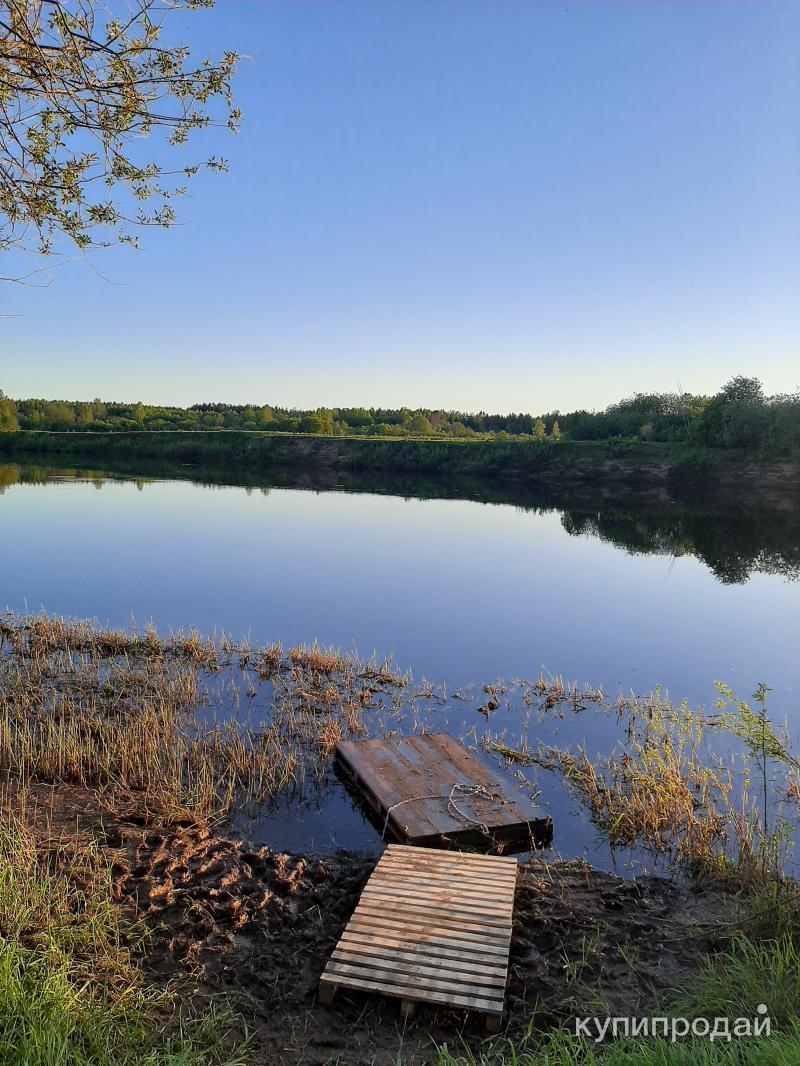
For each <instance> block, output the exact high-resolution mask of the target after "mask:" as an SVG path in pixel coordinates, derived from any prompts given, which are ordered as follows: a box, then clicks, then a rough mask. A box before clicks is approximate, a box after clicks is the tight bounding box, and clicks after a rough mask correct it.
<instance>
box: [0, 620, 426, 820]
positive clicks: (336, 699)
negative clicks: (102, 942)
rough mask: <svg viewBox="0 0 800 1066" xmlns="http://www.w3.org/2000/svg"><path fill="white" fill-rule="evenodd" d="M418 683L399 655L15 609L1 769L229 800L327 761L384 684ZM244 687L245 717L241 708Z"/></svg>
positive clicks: (216, 805)
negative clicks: (363, 655)
mask: <svg viewBox="0 0 800 1066" xmlns="http://www.w3.org/2000/svg"><path fill="white" fill-rule="evenodd" d="M406 683H407V678H406V677H405V676H404V675H400V674H397V673H396V672H393V671H392V670H391V667H390V664H389V663H386V662H384V663H381V664H378V663H376V662H375V661H373V660H370V661H369V662H367V663H362V662H361V661H360V660H359V659H358V657H357V656H355V655H354V654H351V655H347V656H344V655H342V654H341V653H339V652H337V651H335V650H334V649H321V648H319V647H318V646H317V645H311V646H310V647H306V646H300V647H298V648H292V649H290V650H289V651H288V652H287V653H286V654H285V655H284V654H283V650H282V648H281V645H280V644H273V645H269V646H267V647H264V648H253V647H251V646H250V645H248V644H245V643H239V644H237V643H234V642H233V641H231V640H230V639H229V638H226V637H224V636H222V637H220V638H217V639H212V640H204V639H202V638H201V637H200V636H199V634H197V633H196V632H195V631H193V630H189V631H181V632H178V633H173V634H170V635H169V636H168V637H166V638H160V637H159V636H158V635H157V633H156V632H155V630H154V629H153V628H152V627H148V628H147V629H146V630H145V631H144V632H143V633H139V632H136V631H133V632H131V633H127V632H124V631H120V630H107V629H101V628H99V627H97V626H95V625H94V624H93V623H91V622H86V621H68V620H64V619H61V618H52V617H49V616H46V615H40V616H36V617H29V618H20V617H14V616H5V617H3V618H2V619H0V769H3V770H5V771H7V772H11V773H14V774H16V775H19V776H21V777H22V778H23V779H24V778H26V777H30V776H32V777H35V778H38V779H41V780H45V781H51V782H57V781H70V782H75V783H79V784H82V785H88V786H93V787H98V786H100V787H105V786H109V787H112V788H116V789H122V790H124V791H128V792H142V793H145V794H146V795H147V797H148V801H149V802H150V803H151V805H154V806H158V807H159V808H160V809H162V810H164V811H166V812H177V811H184V812H186V811H188V812H190V813H192V814H194V815H197V816H207V815H210V814H218V813H221V812H223V811H225V810H227V809H228V808H230V807H231V806H232V805H234V804H235V803H237V802H242V803H248V804H252V803H257V802H260V801H261V800H263V799H265V798H268V797H271V796H274V795H276V794H277V793H278V792H279V791H280V790H281V789H282V788H284V787H285V786H286V785H287V784H289V783H290V782H294V783H296V782H297V781H298V780H299V779H301V778H304V777H305V775H306V774H308V773H311V774H313V775H314V776H319V774H321V773H324V772H325V771H326V770H327V766H328V761H329V756H330V753H331V750H332V748H333V746H334V744H335V743H336V742H337V741H338V740H339V739H341V738H342V737H344V736H353V735H358V734H359V733H361V732H363V731H364V730H365V728H366V726H365V722H364V717H365V714H366V712H367V709H368V708H369V707H370V706H372V705H373V704H374V702H375V700H376V698H378V699H380V698H382V697H383V696H384V695H385V694H386V693H387V692H392V691H395V690H400V689H402V688H403V687H404V686H405V685H406ZM243 692H244V694H245V697H246V699H247V703H248V711H247V714H246V715H245V716H244V718H242V716H241V715H239V714H238V713H233V712H234V711H235V710H236V708H237V707H238V706H239V704H240V702H241V700H242V693H243ZM256 708H257V710H258V711H259V712H261V717H260V718H259V719H257V720H256V719H255V718H254V714H255V713H256V710H255V709H256ZM215 714H216V717H217V718H218V721H213V720H212V724H207V723H208V720H209V719H213V718H214V715H215Z"/></svg>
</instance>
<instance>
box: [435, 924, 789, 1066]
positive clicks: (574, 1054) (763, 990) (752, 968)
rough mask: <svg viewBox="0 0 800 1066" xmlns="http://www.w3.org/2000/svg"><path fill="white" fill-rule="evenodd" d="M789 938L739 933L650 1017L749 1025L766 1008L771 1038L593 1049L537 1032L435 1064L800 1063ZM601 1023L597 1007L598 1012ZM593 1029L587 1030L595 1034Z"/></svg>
mask: <svg viewBox="0 0 800 1066" xmlns="http://www.w3.org/2000/svg"><path fill="white" fill-rule="evenodd" d="M796 936H797V927H796V928H795V932H794V934H783V935H781V936H780V937H778V938H777V939H770V940H765V941H753V940H751V939H749V938H748V937H746V936H744V935H743V934H738V935H737V936H736V937H735V938H734V939H733V941H732V943H731V945H730V947H729V948H728V949H727V950H725V951H723V952H720V953H719V954H717V955H713V956H709V957H707V958H705V959H703V960H701V963H700V966H699V968H698V971H697V973H696V974H695V976H694V978H693V980H692V982H691V986H690V988H689V989H688V990H687V991H686V992H685V993H683V994H682V995H681V996H680V997H678V998H675V999H674V1000H673V1001H672V1003H671V1004H669V1005H667V1006H664V1005H661V1006H657V1007H656V1008H655V1009H654V1010H652V1011H651V1012H650V1014H649V1016H650V1017H669V1018H672V1017H675V1018H678V1017H680V1018H686V1019H688V1020H689V1021H691V1020H693V1019H695V1018H708V1019H709V1020H711V1021H712V1023H713V1019H714V1018H717V1017H726V1018H729V1019H730V1020H731V1023H732V1022H733V1020H734V1019H735V1018H748V1019H753V1018H754V1017H757V1015H756V1011H755V1009H756V1006H757V1005H758V1004H760V1003H765V1004H766V1005H767V1007H768V1015H769V1018H770V1020H771V1025H772V1034H771V1036H770V1037H768V1038H767V1037H749V1038H740V1039H736V1038H734V1039H733V1040H731V1041H730V1042H728V1041H724V1040H715V1041H713V1042H712V1041H711V1040H709V1039H708V1038H704V1037H695V1038H685V1039H679V1040H677V1041H676V1042H672V1041H671V1040H670V1039H668V1038H667V1039H665V1038H663V1037H661V1036H659V1037H650V1038H639V1039H635V1038H631V1037H625V1036H623V1037H621V1038H619V1039H616V1040H613V1041H606V1042H604V1043H595V1041H594V1040H593V1039H587V1038H586V1037H585V1036H583V1035H581V1036H576V1035H575V1033H574V1026H573V1031H564V1030H561V1031H555V1032H550V1033H548V1034H543V1033H541V1032H537V1031H536V1030H535V1029H534V1028H533V1026H531V1027H530V1028H529V1029H528V1031H527V1032H526V1033H525V1034H524V1035H523V1036H522V1037H521V1038H520V1039H518V1040H508V1039H505V1040H495V1041H492V1042H487V1043H486V1044H485V1045H484V1047H483V1048H482V1049H481V1050H480V1051H478V1052H477V1053H473V1052H471V1051H469V1050H467V1049H464V1050H463V1051H458V1050H454V1049H452V1048H448V1047H442V1048H440V1049H439V1052H438V1059H437V1066H512V1064H513V1066H696V1064H699V1066H796V1064H797V1063H798V1062H800V1022H798V1015H800V954H799V953H798V944H797V939H796ZM598 1017H599V1018H600V1019H601V1024H602V1008H601V1007H598ZM594 1031H595V1030H594V1027H592V1029H591V1032H594Z"/></svg>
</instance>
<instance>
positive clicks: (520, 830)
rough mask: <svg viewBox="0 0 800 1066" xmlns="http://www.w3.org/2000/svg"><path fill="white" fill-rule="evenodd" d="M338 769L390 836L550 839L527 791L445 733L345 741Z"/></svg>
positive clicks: (436, 843)
mask: <svg viewBox="0 0 800 1066" xmlns="http://www.w3.org/2000/svg"><path fill="white" fill-rule="evenodd" d="M335 766H336V768H337V772H338V773H339V774H340V776H342V777H343V778H344V779H345V781H346V782H347V783H348V784H349V785H350V787H351V788H352V789H353V790H354V791H355V792H356V793H357V795H358V796H359V798H360V799H361V800H363V802H364V804H365V807H366V809H367V811H368V812H371V816H372V818H373V820H374V822H375V824H376V825H377V826H378V828H379V830H380V831H381V833H382V835H383V836H384V837H385V838H386V839H387V840H396V841H398V842H400V843H404V844H405V843H407V844H414V845H421V846H427V847H439V848H441V847H443V846H449V845H453V844H454V845H456V846H463V845H468V846H470V847H477V848H483V849H485V848H487V847H495V848H509V849H511V850H517V851H522V850H527V849H529V848H531V847H533V846H537V847H538V846H541V845H544V844H549V843H550V840H551V838H552V834H553V823H552V822H551V820H550V818H549V817H547V816H546V815H544V814H542V812H541V811H539V810H537V809H536V808H535V807H534V806H533V805H532V804H531V802H530V799H529V798H528V797H527V796H526V795H525V793H524V791H523V790H522V789H519V788H514V787H513V786H512V785H511V784H510V783H509V781H508V779H507V778H506V777H505V776H503V775H501V774H499V773H498V772H497V771H496V770H494V769H492V768H490V767H488V766H486V765H485V764H484V763H483V762H481V760H480V759H478V758H477V757H476V756H475V755H473V753H472V752H471V751H469V750H468V749H467V748H465V747H464V745H463V744H461V743H460V742H459V741H458V740H456V738H455V737H453V736H450V734H449V733H423V734H420V735H418V736H410V737H378V738H375V739H373V740H343V741H340V742H339V743H338V744H337V745H336V750H335Z"/></svg>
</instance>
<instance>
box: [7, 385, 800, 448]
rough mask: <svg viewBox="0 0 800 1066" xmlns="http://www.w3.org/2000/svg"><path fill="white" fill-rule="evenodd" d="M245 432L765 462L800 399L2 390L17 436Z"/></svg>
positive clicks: (754, 388) (727, 392)
mask: <svg viewBox="0 0 800 1066" xmlns="http://www.w3.org/2000/svg"><path fill="white" fill-rule="evenodd" d="M28 429H30V430H50V431H59V432H63V431H79V430H80V431H84V432H97V433H108V432H115V431H119V432H121V431H125V432H130V431H145V432H146V431H164V430H175V431H187V430H195V431H196V430H204V431H206V430H210V431H224V430H240V431H241V430H244V431H261V432H271V433H307V434H316V435H322V436H365V437H403V438H406V437H418V438H446V439H457V440H470V439H472V440H514V439H519V440H552V441H554V440H559V439H560V438H564V439H568V440H583V441H593V440H614V439H619V440H633V439H638V440H646V441H673V442H674V441H682V442H687V443H689V444H698V445H705V446H709V447H722V448H743V449H747V450H750V451H754V450H758V451H764V452H769V453H771V454H786V455H788V454H797V453H799V452H800V393H798V392H794V393H792V394H788V395H777V396H766V395H765V394H764V390H763V387H762V385H761V382H760V381H759V380H758V379H757V378H749V377H741V376H739V377H735V378H732V379H731V380H730V381H729V382H728V383H727V384H726V385H725V386H724V387H723V388H722V389H721V390H720V391H719V392H718V393H716V394H715V395H714V396H695V395H692V394H691V393H683V394H680V393H635V394H634V395H633V396H631V397H629V398H627V399H624V400H620V401H619V402H618V403H614V404H611V406H609V407H607V408H606V409H605V410H603V411H569V412H561V411H550V412H548V413H546V414H540V415H532V414H508V415H496V414H495V415H493V414H487V413H486V412H485V411H479V412H478V413H477V414H467V413H465V412H463V411H443V410H430V409H427V408H418V409H416V410H410V409H409V408H407V407H400V408H387V407H370V408H365V407H336V408H325V407H320V408H317V409H316V410H313V411H301V410H295V409H287V408H283V407H273V406H270V405H269V404H262V405H258V404H224V403H199V404H194V405H193V406H192V407H188V408H183V407H157V406H152V405H150V404H143V403H115V402H110V401H105V400H90V401H82V402H78V403H73V402H71V401H66V400H41V399H28V400H12V399H9V398H8V397H6V396H4V394H3V393H2V392H0V432H2V431H6V432H8V431H11V432H13V431H16V430H28Z"/></svg>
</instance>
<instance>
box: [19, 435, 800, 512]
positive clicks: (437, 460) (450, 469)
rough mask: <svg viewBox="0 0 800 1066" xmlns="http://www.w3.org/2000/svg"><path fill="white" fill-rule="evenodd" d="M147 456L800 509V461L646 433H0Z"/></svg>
mask: <svg viewBox="0 0 800 1066" xmlns="http://www.w3.org/2000/svg"><path fill="white" fill-rule="evenodd" d="M2 460H8V461H14V460H22V461H28V462H34V461H37V460H39V461H41V460H45V461H48V462H53V463H56V462H57V463H62V464H63V463H68V462H72V461H80V462H86V461H90V462H99V463H101V464H102V463H103V462H109V463H114V462H123V463H125V464H136V463H146V462H157V463H168V464H172V465H180V466H183V467H187V466H188V467H199V468H202V467H203V466H204V465H205V466H209V467H212V468H218V469H219V468H223V469H225V470H228V471H231V472H233V471H237V472H239V473H240V474H241V473H245V472H246V473H249V474H262V475H270V476H280V475H281V474H286V473H309V474H312V475H314V476H317V477H320V478H331V477H336V476H338V475H343V476H352V475H355V476H358V475H361V474H365V473H380V474H381V475H397V476H402V477H408V476H419V475H422V476H427V477H435V478H437V479H451V478H455V479H458V478H475V477H477V478H484V479H489V480H491V481H492V482H493V483H497V482H500V483H504V484H508V486H509V488H511V487H513V486H519V487H520V488H528V489H538V490H541V491H545V492H548V491H549V492H563V491H568V490H575V489H586V488H590V487H595V488H597V489H601V488H602V489H606V490H610V491H624V490H633V491H637V492H642V491H644V492H647V493H651V494H653V493H654V494H659V493H660V494H662V495H666V496H669V495H671V494H678V495H680V494H682V493H684V492H689V493H691V492H692V491H699V492H703V493H705V494H707V493H709V492H711V493H713V494H715V495H719V496H720V497H722V498H725V497H730V498H743V497H746V498H747V499H748V500H749V501H751V502H758V503H759V504H761V505H762V506H768V507H770V508H773V509H777V510H792V509H796V508H798V509H800V461H797V460H793V459H768V458H760V457H757V456H753V455H750V454H741V453H738V452H731V451H722V450H711V449H705V448H690V447H687V446H686V445H682V444H681V445H678V444H662V443H653V442H642V441H619V442H608V441H597V442H595V441H568V440H562V441H558V442H552V441H544V442H529V441H465V442H458V441H445V440H414V439H408V440H391V441H387V440H382V439H378V438H364V437H316V436H297V435H293V434H268V433H260V432H242V431H237V430H230V431H225V430H222V431H208V432H182V431H166V432H165V431H157V432H148V431H144V432H118V433H93V432H81V431H73V432H63V433H59V432H42V431H36V430H23V431H18V432H14V433H3V434H0V461H2Z"/></svg>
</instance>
